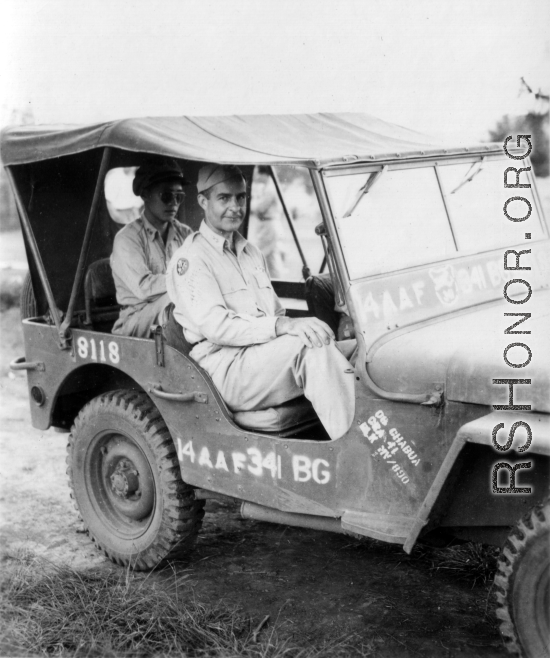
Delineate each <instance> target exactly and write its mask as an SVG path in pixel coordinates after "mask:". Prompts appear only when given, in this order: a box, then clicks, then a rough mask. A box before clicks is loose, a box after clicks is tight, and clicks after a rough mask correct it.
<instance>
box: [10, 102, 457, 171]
mask: <svg viewBox="0 0 550 658" xmlns="http://www.w3.org/2000/svg"><path fill="white" fill-rule="evenodd" d="M105 146H112V147H116V148H120V149H124V150H126V151H136V152H137V151H139V152H146V153H157V154H161V155H167V156H172V157H176V158H181V159H186V160H198V161H204V162H220V163H232V164H282V163H287V164H290V163H292V164H305V165H310V166H319V165H322V164H328V163H336V162H340V163H342V162H353V161H357V160H380V159H387V158H390V157H391V158H393V157H395V156H396V154H399V155H405V154H407V155H414V154H417V155H420V154H422V153H423V152H424V153H428V152H433V151H436V152H437V151H439V152H440V151H442V149H443V148H444V145H443V144H441V143H438V142H437V141H436V140H434V139H432V138H430V137H428V136H426V135H423V134H421V133H418V132H415V131H413V130H409V129H407V128H403V127H402V126H398V125H395V124H391V123H388V122H386V121H382V120H381V119H377V118H375V117H372V116H370V115H367V114H358V113H340V114H287V115H245V116H222V117H157V118H141V119H124V120H119V121H111V122H108V123H97V124H91V125H87V126H69V125H38V126H16V127H12V128H6V129H5V130H3V131H2V135H1V141H0V148H1V157H2V161H3V163H4V164H5V165H16V164H24V163H29V162H36V161H39V160H47V159H49V158H56V157H60V156H63V155H70V154H75V153H81V152H83V151H88V150H90V149H96V148H102V147H105ZM462 150H463V149H462Z"/></svg>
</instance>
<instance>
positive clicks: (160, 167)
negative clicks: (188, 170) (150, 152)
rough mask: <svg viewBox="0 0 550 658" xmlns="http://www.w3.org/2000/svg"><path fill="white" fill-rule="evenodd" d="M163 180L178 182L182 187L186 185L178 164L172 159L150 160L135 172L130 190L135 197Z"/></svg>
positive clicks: (187, 182) (186, 182) (186, 181)
mask: <svg viewBox="0 0 550 658" xmlns="http://www.w3.org/2000/svg"><path fill="white" fill-rule="evenodd" d="M165 180H179V182H180V183H181V184H182V185H188V184H189V181H188V180H186V179H185V177H184V175H183V171H182V170H181V167H180V166H179V164H178V163H177V162H176V161H175V160H174V159H172V158H150V159H149V160H147V161H146V162H144V163H143V164H142V165H141V167H139V169H138V170H137V171H136V175H135V176H134V180H133V182H132V190H133V192H134V194H135V195H136V196H141V195H142V194H143V192H144V191H145V190H146V189H147V188H148V187H150V186H151V185H154V184H155V183H162V181H165Z"/></svg>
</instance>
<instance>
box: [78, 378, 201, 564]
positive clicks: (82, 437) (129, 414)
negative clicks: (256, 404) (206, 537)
mask: <svg viewBox="0 0 550 658" xmlns="http://www.w3.org/2000/svg"><path fill="white" fill-rule="evenodd" d="M67 474H68V476H69V486H70V488H71V496H72V498H73V499H74V501H75V506H76V508H77V510H78V511H79V512H80V514H81V516H82V519H83V521H84V526H85V528H86V530H87V532H88V534H89V535H90V537H91V538H92V540H93V541H94V542H95V543H96V544H97V546H98V548H99V549H100V550H102V551H103V552H104V553H105V555H107V557H108V558H110V559H111V560H113V562H116V563H117V564H120V565H123V566H126V565H129V566H131V567H132V568H133V569H136V570H138V571H144V570H148V569H153V568H154V567H156V566H158V565H160V564H162V563H163V562H166V561H167V560H174V559H180V558H182V557H184V556H185V555H187V554H188V553H189V551H190V549H191V547H192V545H193V543H194V541H195V539H196V537H197V534H198V531H199V528H200V526H201V523H202V518H203V516H204V511H203V507H204V501H201V500H195V497H194V493H193V489H192V488H191V487H190V486H189V485H187V484H185V483H184V482H183V481H182V479H181V474H180V465H179V462H178V459H177V456H176V452H175V448H174V444H173V441H172V438H171V436H170V434H169V432H168V429H167V428H166V425H165V424H164V421H163V420H162V418H161V416H160V414H159V412H158V410H157V408H156V407H155V406H154V405H153V403H152V402H151V400H150V399H149V398H148V396H147V395H145V394H144V393H138V392H136V391H129V390H119V391H111V392H109V393H105V394H103V395H100V396H99V397H96V398H94V399H93V400H91V401H90V402H89V403H88V404H87V405H86V406H85V407H84V408H83V409H82V410H81V412H80V413H79V415H78V416H77V418H76V420H75V423H74V426H73V428H72V432H71V435H70V436H69V444H68V449H67Z"/></svg>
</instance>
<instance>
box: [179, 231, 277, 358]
mask: <svg viewBox="0 0 550 658" xmlns="http://www.w3.org/2000/svg"><path fill="white" fill-rule="evenodd" d="M235 251H236V254H237V255H235V254H234V253H233V252H232V251H231V249H230V248H229V244H228V242H227V240H226V239H225V238H223V237H222V236H220V235H218V234H216V233H214V231H212V229H210V228H209V227H208V226H207V225H206V223H205V222H204V221H203V222H202V224H201V226H200V229H199V231H197V232H196V233H194V234H193V235H192V237H190V238H189V240H187V241H186V242H185V244H184V245H183V246H182V247H180V248H179V249H178V250H177V251H176V253H175V254H174V256H173V258H172V260H171V261H170V263H169V265H168V271H167V273H166V285H167V289H168V295H169V297H170V299H171V300H172V301H173V302H174V305H175V309H174V317H175V319H176V320H177V322H179V324H181V326H182V327H183V333H184V335H185V338H186V339H187V341H188V342H190V343H198V342H199V341H203V340H204V341H205V342H203V343H201V344H200V345H198V346H197V347H195V349H194V350H193V358H194V359H195V360H197V361H199V360H200V359H201V358H202V357H203V356H205V355H206V354H210V353H212V352H213V351H216V350H219V349H220V346H224V345H230V346H247V345H254V344H258V343H266V342H268V341H270V340H273V339H274V338H276V333H275V323H276V321H277V318H278V317H279V316H281V315H284V314H285V310H284V308H283V306H282V304H281V302H280V301H279V298H278V297H277V295H276V294H275V292H274V290H273V286H272V285H271V281H270V279H269V276H268V274H267V267H266V263H265V258H264V257H263V255H262V253H261V251H260V250H259V249H258V248H257V247H255V246H254V245H252V244H251V243H250V242H248V241H247V240H245V238H243V236H242V235H241V234H240V233H235Z"/></svg>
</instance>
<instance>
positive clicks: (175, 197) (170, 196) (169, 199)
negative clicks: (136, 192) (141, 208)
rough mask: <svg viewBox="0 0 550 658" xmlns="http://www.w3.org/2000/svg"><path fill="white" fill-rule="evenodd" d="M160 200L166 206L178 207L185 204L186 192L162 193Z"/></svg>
mask: <svg viewBox="0 0 550 658" xmlns="http://www.w3.org/2000/svg"><path fill="white" fill-rule="evenodd" d="M159 198H160V200H161V201H162V203H164V205H165V206H167V205H169V204H172V203H174V202H175V203H176V204H177V205H178V206H179V205H180V204H182V203H183V200H184V199H185V193H184V192H161V193H160V194H159Z"/></svg>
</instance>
